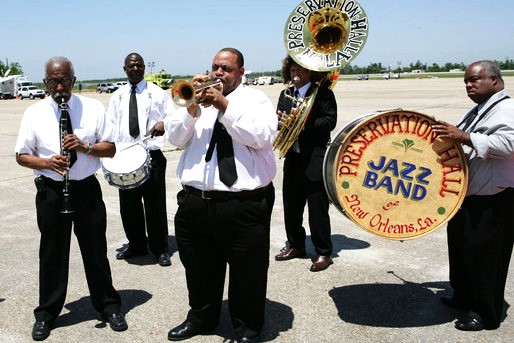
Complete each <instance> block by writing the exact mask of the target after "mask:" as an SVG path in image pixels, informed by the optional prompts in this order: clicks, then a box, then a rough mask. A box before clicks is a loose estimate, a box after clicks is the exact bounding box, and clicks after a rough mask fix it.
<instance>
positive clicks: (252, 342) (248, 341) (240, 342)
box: [237, 337, 259, 343]
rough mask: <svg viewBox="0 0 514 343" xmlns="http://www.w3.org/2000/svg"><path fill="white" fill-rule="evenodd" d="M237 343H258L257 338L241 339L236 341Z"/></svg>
mask: <svg viewBox="0 0 514 343" xmlns="http://www.w3.org/2000/svg"><path fill="white" fill-rule="evenodd" d="M237 342H238V343H258V342H259V337H241V338H239V339H238V340H237Z"/></svg>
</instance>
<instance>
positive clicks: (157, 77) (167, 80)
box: [145, 70, 173, 89]
mask: <svg viewBox="0 0 514 343" xmlns="http://www.w3.org/2000/svg"><path fill="white" fill-rule="evenodd" d="M145 80H146V81H148V82H153V83H155V84H156V85H157V86H159V87H161V88H162V89H168V88H170V86H171V84H172V83H173V79H172V78H171V74H168V73H166V72H165V71H164V70H163V71H161V72H160V73H155V74H146V75H145Z"/></svg>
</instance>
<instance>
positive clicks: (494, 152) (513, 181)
mask: <svg viewBox="0 0 514 343" xmlns="http://www.w3.org/2000/svg"><path fill="white" fill-rule="evenodd" d="M506 95H507V92H506V91H505V90H502V91H500V92H498V93H496V94H494V95H493V96H492V97H491V98H489V100H487V101H486V102H485V103H482V104H480V105H479V106H478V115H477V116H476V118H475V119H474V121H473V123H472V124H471V125H470V126H469V127H468V129H467V130H466V131H468V132H469V130H472V132H471V133H470V137H471V142H472V143H473V148H471V147H468V146H463V149H464V152H465V153H466V155H467V156H468V159H469V161H468V166H469V181H468V189H467V195H491V194H496V193H499V192H501V191H503V190H504V189H506V188H509V187H513V188H514V99H506V100H503V101H501V102H499V103H498V104H496V105H495V106H494V107H493V108H491V110H489V112H487V114H486V115H485V117H483V118H481V114H482V113H483V112H484V111H485V110H487V108H489V107H490V106H491V105H492V104H493V103H494V102H495V101H497V100H499V99H501V98H503V97H504V96H506ZM472 110H473V109H472ZM472 110H470V112H471V111H472ZM469 114H470V113H469V112H468V113H467V114H466V116H465V117H467V116H468V115H469ZM480 118H481V119H480Z"/></svg>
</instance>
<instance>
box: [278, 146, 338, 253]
mask: <svg viewBox="0 0 514 343" xmlns="http://www.w3.org/2000/svg"><path fill="white" fill-rule="evenodd" d="M286 158H287V159H288V161H287V170H284V179H283V183H282V199H283V203H284V223H285V228H286V235H287V240H288V242H289V245H290V247H291V248H295V249H301V250H304V249H305V239H306V231H305V228H304V227H303V214H304V208H305V205H306V204H307V206H308V211H309V228H310V233H311V240H312V244H313V245H314V248H315V250H316V254H318V255H322V256H331V255H332V249H333V248H332V239H331V237H330V235H331V226H330V216H329V214H328V211H329V204H330V203H329V200H328V196H327V193H326V191H325V187H324V185H323V181H322V180H318V181H311V180H309V179H308V178H307V176H306V175H305V168H304V166H303V162H302V160H301V157H300V155H299V154H292V155H288V156H287V157H286ZM284 166H285V163H284ZM320 168H321V166H320Z"/></svg>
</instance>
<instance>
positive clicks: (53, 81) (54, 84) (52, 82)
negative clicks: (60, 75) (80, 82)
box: [46, 78, 73, 88]
mask: <svg viewBox="0 0 514 343" xmlns="http://www.w3.org/2000/svg"><path fill="white" fill-rule="evenodd" d="M72 83H73V79H69V78H64V79H46V85H47V86H48V87H50V88H56V87H57V85H61V86H63V87H69V86H70V85H71V84H72Z"/></svg>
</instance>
